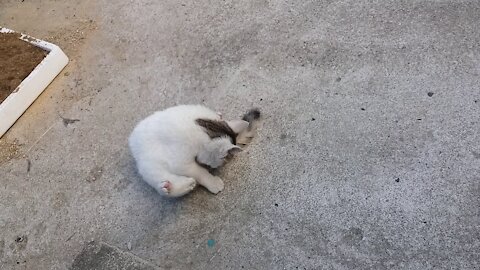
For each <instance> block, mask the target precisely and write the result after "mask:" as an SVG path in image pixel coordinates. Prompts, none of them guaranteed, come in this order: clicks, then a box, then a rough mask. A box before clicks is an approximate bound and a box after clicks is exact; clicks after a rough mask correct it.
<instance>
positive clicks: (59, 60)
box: [0, 27, 68, 138]
mask: <svg viewBox="0 0 480 270" xmlns="http://www.w3.org/2000/svg"><path fill="white" fill-rule="evenodd" d="M7 32H14V31H13V30H10V29H7V28H1V27H0V33H7ZM21 39H23V40H25V41H27V42H30V43H31V44H33V45H35V46H37V47H40V48H42V49H44V50H46V51H49V53H48V55H47V56H46V57H45V58H44V59H43V60H42V62H40V64H38V66H36V67H35V69H34V70H33V71H32V72H31V73H30V74H29V75H28V76H27V77H26V78H25V79H24V80H23V81H22V82H21V83H20V85H19V86H18V87H17V88H16V89H15V91H14V92H13V93H11V94H10V95H9V96H8V97H7V98H6V99H5V100H4V101H3V102H2V103H1V104H0V138H1V137H2V136H3V134H5V132H7V130H8V129H9V128H10V127H11V126H12V125H13V124H14V123H15V122H16V121H17V119H18V118H20V116H22V114H23V113H24V112H25V111H26V110H27V109H28V107H30V105H31V104H32V103H33V102H34V101H35V99H37V97H38V96H39V95H40V94H41V93H42V92H43V91H44V90H45V88H47V86H48V85H49V84H50V83H51V82H52V81H53V79H55V77H56V76H57V75H58V74H59V73H60V72H61V71H62V70H63V68H64V67H65V66H66V65H67V64H68V57H67V56H66V55H65V53H63V51H62V50H61V49H60V48H59V47H58V46H57V45H55V44H52V43H49V42H46V41H43V40H39V39H36V38H32V37H30V36H28V35H24V34H22V37H21Z"/></svg>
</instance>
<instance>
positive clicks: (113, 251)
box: [70, 242, 156, 270]
mask: <svg viewBox="0 0 480 270" xmlns="http://www.w3.org/2000/svg"><path fill="white" fill-rule="evenodd" d="M70 269H71V270H90V269H124V270H154V269H156V267H155V266H153V265H151V264H150V263H148V262H147V261H144V260H143V259H141V258H138V257H136V256H135V255H133V254H131V253H129V252H123V251H121V250H120V249H118V248H115V247H112V246H110V245H107V244H105V243H96V242H89V243H87V244H86V245H85V247H84V248H83V250H82V251H81V252H80V253H79V254H78V255H77V256H76V257H75V259H74V260H73V264H72V266H71V267H70Z"/></svg>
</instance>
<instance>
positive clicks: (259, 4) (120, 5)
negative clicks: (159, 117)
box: [0, 0, 480, 270]
mask: <svg viewBox="0 0 480 270" xmlns="http://www.w3.org/2000/svg"><path fill="white" fill-rule="evenodd" d="M479 18H480V2H479V1H477V0H471V1H462V0H438V1H433V0H430V1H416V0H411V1H397V0H395V1H394V0H387V1H366V0H361V1H358V0H340V1H331V0H321V1H287V0H278V1H264V0H252V1H230V0H227V1H213V0H210V1H192V0H185V1H177V0H165V1H154V0H144V1H127V0H121V1H120V0H119V1H107V0H101V1H94V0H86V1H73V0H72V1H56V0H25V1H17V0H2V1H1V2H0V25H2V26H5V27H8V28H12V29H15V30H18V31H22V32H25V33H28V34H30V35H32V36H35V37H38V38H42V39H46V40H49V41H51V42H54V43H57V44H58V45H60V46H61V47H62V48H63V49H64V51H65V52H66V53H67V54H68V55H69V57H70V59H71V63H70V64H69V65H68V67H67V68H66V69H65V70H64V71H63V72H62V73H61V74H60V75H59V77H58V78H57V79H56V80H55V81H54V82H53V83H52V84H51V85H50V86H49V87H48V88H47V89H46V91H45V92H44V93H43V94H42V95H41V96H40V98H39V99H38V100H37V101H36V102H35V103H34V104H33V105H32V106H31V107H30V108H29V109H28V111H27V112H26V113H25V114H24V115H23V116H22V118H21V119H20V120H19V121H18V122H17V123H16V124H15V126H14V127H13V128H11V129H10V131H9V132H8V133H7V134H6V135H5V136H4V137H3V138H2V139H1V140H0V185H1V186H0V209H1V210H0V268H1V269H422V270H423V269H480V122H479V120H480V76H479V73H480V45H479V44H480V27H479ZM182 103H203V104H206V105H207V106H209V107H211V108H214V109H216V110H219V111H222V112H223V113H224V115H225V116H227V117H230V118H234V117H238V116H240V115H241V114H242V113H243V112H244V111H245V110H246V109H248V108H251V107H253V106H258V107H260V108H261V109H262V111H263V113H264V118H263V124H262V126H261V128H260V129H259V130H258V136H257V137H256V138H255V139H254V141H253V143H252V144H251V145H249V146H248V148H247V150H246V151H244V152H243V153H242V154H240V155H239V156H237V158H235V159H234V160H233V161H232V162H231V163H229V164H228V165H227V166H226V167H225V168H224V169H223V170H222V171H221V172H220V175H221V177H222V178H224V179H225V183H226V187H225V190H224V191H223V192H221V193H220V194H218V195H216V196H215V195H211V194H209V193H208V192H207V191H206V190H204V189H198V190H196V191H195V192H193V193H192V194H190V195H188V196H186V197H184V198H183V199H178V200H166V199H163V198H161V197H160V196H159V195H158V194H156V193H155V191H154V190H153V189H152V188H150V187H149V186H147V185H146V184H145V183H143V182H142V181H141V179H140V177H139V176H138V175H137V173H136V171H135V165H134V162H133V160H132V157H131V156H130V154H129V151H128V149H127V144H126V143H127V137H128V135H129V133H130V132H131V130H132V128H133V127H134V125H135V124H136V123H137V122H138V121H139V120H140V119H142V118H144V117H145V116H147V115H149V114H150V113H152V112H153V111H155V110H160V109H163V108H166V107H169V106H172V105H175V104H182ZM77 120H78V121H77Z"/></svg>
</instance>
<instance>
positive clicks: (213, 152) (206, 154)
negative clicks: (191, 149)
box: [197, 136, 242, 168]
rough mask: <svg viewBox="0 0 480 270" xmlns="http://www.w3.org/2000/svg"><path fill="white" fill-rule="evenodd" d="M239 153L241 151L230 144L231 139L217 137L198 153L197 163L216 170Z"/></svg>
mask: <svg viewBox="0 0 480 270" xmlns="http://www.w3.org/2000/svg"><path fill="white" fill-rule="evenodd" d="M240 151H242V149H241V148H240V147H238V146H236V145H234V144H232V141H231V138H229V137H228V136H222V137H217V138H214V139H212V140H211V141H210V142H208V143H207V144H206V145H205V147H204V149H203V150H202V151H200V153H198V156H197V161H198V162H199V163H202V164H205V165H208V166H209V167H211V168H218V167H220V166H222V165H223V163H225V161H226V160H227V159H229V158H230V157H232V156H233V155H234V154H235V153H237V152H240Z"/></svg>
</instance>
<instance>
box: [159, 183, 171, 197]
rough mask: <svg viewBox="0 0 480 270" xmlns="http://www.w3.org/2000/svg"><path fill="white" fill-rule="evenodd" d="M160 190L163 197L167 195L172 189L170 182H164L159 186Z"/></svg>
mask: <svg viewBox="0 0 480 270" xmlns="http://www.w3.org/2000/svg"><path fill="white" fill-rule="evenodd" d="M160 189H161V190H162V192H163V193H164V194H165V195H168V194H170V190H171V189H172V183H171V182H170V181H164V182H162V183H161V184H160Z"/></svg>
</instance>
